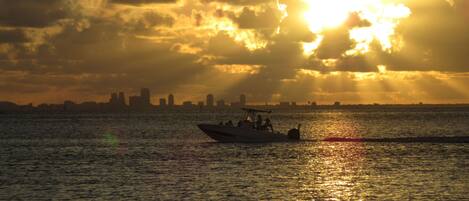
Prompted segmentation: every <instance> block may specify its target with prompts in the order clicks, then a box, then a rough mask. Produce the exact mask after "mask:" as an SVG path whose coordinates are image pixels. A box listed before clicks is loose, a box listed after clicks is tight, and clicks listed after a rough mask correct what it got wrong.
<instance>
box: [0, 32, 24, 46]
mask: <svg viewBox="0 0 469 201" xmlns="http://www.w3.org/2000/svg"><path fill="white" fill-rule="evenodd" d="M28 41H29V39H28V37H27V36H26V34H25V33H24V32H23V31H22V30H19V29H15V30H0V44H1V43H24V42H28Z"/></svg>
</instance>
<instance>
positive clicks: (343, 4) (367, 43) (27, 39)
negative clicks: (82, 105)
mask: <svg viewBox="0 0 469 201" xmlns="http://www.w3.org/2000/svg"><path fill="white" fill-rule="evenodd" d="M140 87H148V88H150V89H151V90H152V93H153V96H154V97H153V99H154V102H155V103H156V100H157V98H159V97H161V96H166V95H167V94H168V93H173V94H175V96H176V99H177V102H181V101H183V100H189V99H191V100H194V101H197V100H203V99H204V96H205V94H207V93H213V94H215V96H216V99H218V98H224V99H225V100H227V101H231V100H234V99H235V98H236V97H237V96H238V95H239V94H241V93H244V94H246V95H247V97H248V100H249V101H251V102H256V103H264V102H266V101H268V102H277V101H286V100H290V101H297V102H306V101H317V102H318V103H322V104H326V103H327V104H328V103H330V102H333V101H336V100H339V101H342V102H344V103H373V102H379V103H416V102H420V101H422V102H427V103H461V102H469V1H468V0H80V1H76V0H41V1H38V0H15V1H11V0H0V100H8V101H14V102H18V103H21V104H25V103H30V102H32V103H34V104H38V103H41V102H49V103H60V102H63V100H65V99H69V100H74V101H76V102H81V101H87V100H99V101H105V100H107V99H108V96H109V93H110V92H112V91H125V92H126V93H127V94H128V95H131V94H135V93H137V91H138V90H139V88H140Z"/></svg>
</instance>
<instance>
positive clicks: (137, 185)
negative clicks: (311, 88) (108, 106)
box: [0, 108, 469, 200]
mask: <svg viewBox="0 0 469 201" xmlns="http://www.w3.org/2000/svg"><path fill="white" fill-rule="evenodd" d="M239 115H240V114H237V113H236V114H232V113H228V112H216V113H207V112H201V113H198V112H190V113H164V114H130V115H129V114H121V115H116V114H80V115H78V114H75V115H70V114H69V115H65V114H62V115H38V114H36V115H32V114H30V115H25V114H23V115H0V129H1V130H0V199H1V200H4V199H25V200H40V199H60V200H62V199H92V200H95V199H106V200H115V199H132V200H135V199H158V200H207V199H220V200H258V199H262V200H312V199H315V200H359V199H363V200H383V199H391V200H409V199H412V200H413V199H417V200H464V199H466V200H469V180H468V179H467V178H469V171H467V170H468V169H467V167H469V144H452V143H384V142H381V143H380V142H373V143H371V142H368V143H364V142H361V143H360V142H321V141H313V140H320V139H323V138H326V137H354V138H361V137H366V138H392V137H425V136H448V137H451V136H469V109H467V108H466V109H465V108H462V109H461V108H446V109H444V108H443V109H442V108H423V109H422V108H410V109H409V108H408V109H349V110H337V109H336V110H333V109H324V110H317V111H312V112H303V111H282V112H280V113H275V114H274V115H272V117H271V118H272V119H273V120H274V122H273V123H274V128H275V129H278V130H282V131H286V130H287V129H288V128H290V127H294V126H296V124H297V123H301V124H302V132H303V133H304V135H303V136H302V137H303V138H305V139H308V140H311V141H303V142H298V143H270V144H220V143H215V142H213V141H212V140H211V139H209V138H208V137H206V136H205V135H204V134H203V133H201V132H200V131H199V130H198V129H197V128H196V126H195V125H196V124H197V123H202V122H218V121H220V120H224V121H226V120H229V119H232V120H234V119H235V118H237V117H238V116H239ZM280 122H281V123H280Z"/></svg>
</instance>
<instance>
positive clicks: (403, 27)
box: [380, 0, 469, 71]
mask: <svg viewBox="0 0 469 201" xmlns="http://www.w3.org/2000/svg"><path fill="white" fill-rule="evenodd" d="M455 2H456V4H455V6H454V7H453V6H451V5H450V4H449V3H448V2H446V1H444V0H427V1H425V2H424V3H422V2H420V1H416V0H409V1H406V2H405V3H406V5H407V6H409V8H410V9H411V11H412V14H411V16H410V17H409V18H407V19H405V20H403V21H402V22H401V23H400V25H399V27H398V29H397V32H398V34H401V35H402V39H403V41H404V47H403V49H402V50H400V51H398V52H393V53H391V54H388V53H382V54H381V55H380V59H381V60H382V61H383V62H385V63H386V64H388V65H389V66H390V68H391V69H393V70H419V71H430V70H437V71H467V70H468V67H469V60H468V59H467V52H469V18H467V14H466V13H465V12H460V11H459V10H458V8H459V3H458V2H463V1H455ZM464 2H465V1H464ZM429 11H431V12H429Z"/></svg>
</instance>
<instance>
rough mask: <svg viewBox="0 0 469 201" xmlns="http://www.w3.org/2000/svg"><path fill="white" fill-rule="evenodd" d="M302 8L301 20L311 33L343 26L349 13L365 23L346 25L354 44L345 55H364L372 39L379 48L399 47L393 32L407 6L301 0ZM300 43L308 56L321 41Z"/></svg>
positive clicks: (377, 1) (351, 0) (352, 0)
mask: <svg viewBox="0 0 469 201" xmlns="http://www.w3.org/2000/svg"><path fill="white" fill-rule="evenodd" d="M303 1H304V3H305V4H306V9H305V11H304V13H303V17H304V20H305V21H306V23H307V25H308V28H309V29H310V31H311V32H313V33H315V34H317V35H318V36H322V34H324V31H326V30H327V29H334V28H337V27H340V26H342V25H344V23H346V22H347V20H348V19H349V17H350V15H351V14H352V13H358V14H359V17H360V18H361V19H362V20H364V21H366V22H368V25H367V26H363V27H348V29H349V33H350V39H351V40H353V41H354V43H355V44H356V45H355V47H354V48H353V49H351V50H349V51H347V52H346V54H347V55H354V54H364V53H366V52H368V51H369V46H370V44H371V43H372V42H373V41H379V43H380V44H381V46H382V48H383V50H386V51H392V50H395V49H399V48H400V47H402V44H403V42H402V41H401V40H399V37H398V36H396V35H395V28H396V27H397V25H398V23H399V21H400V20H402V19H404V18H406V17H408V16H409V15H410V14H411V12H410V9H409V8H407V7H406V6H404V5H403V4H393V3H390V2H387V3H383V2H384V1H383V0H303ZM321 38H322V37H318V40H317V41H313V42H309V43H305V44H303V49H304V53H305V55H311V54H312V52H314V49H316V48H317V47H318V45H319V43H320V42H321V41H320V40H321Z"/></svg>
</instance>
